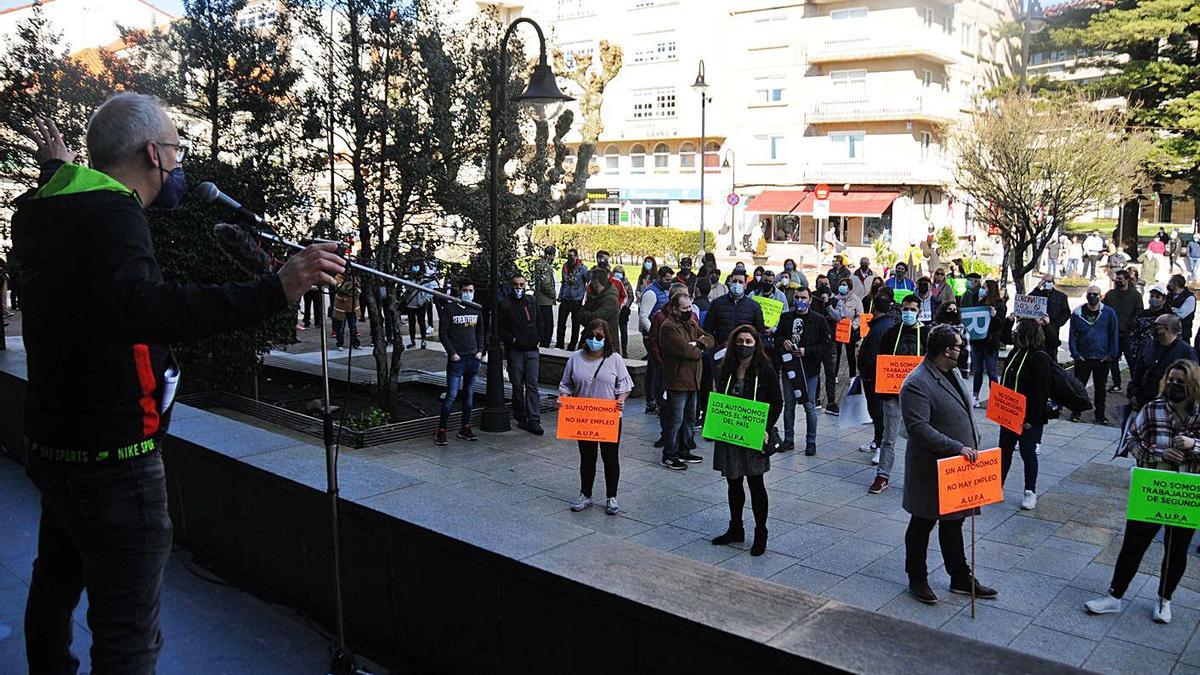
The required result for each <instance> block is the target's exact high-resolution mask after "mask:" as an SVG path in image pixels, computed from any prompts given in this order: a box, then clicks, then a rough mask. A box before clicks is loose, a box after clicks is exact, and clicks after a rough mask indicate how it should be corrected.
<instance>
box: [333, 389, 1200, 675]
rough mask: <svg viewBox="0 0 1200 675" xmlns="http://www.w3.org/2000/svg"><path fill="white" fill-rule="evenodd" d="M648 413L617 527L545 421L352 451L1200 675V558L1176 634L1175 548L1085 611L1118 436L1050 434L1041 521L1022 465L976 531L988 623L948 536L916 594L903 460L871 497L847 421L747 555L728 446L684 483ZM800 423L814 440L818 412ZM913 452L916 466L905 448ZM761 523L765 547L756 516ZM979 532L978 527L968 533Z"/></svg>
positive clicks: (1112, 518) (963, 623) (1101, 544)
mask: <svg viewBox="0 0 1200 675" xmlns="http://www.w3.org/2000/svg"><path fill="white" fill-rule="evenodd" d="M642 407H643V405H642V403H640V402H633V401H631V402H630V405H629V406H628V409H627V412H626V414H625V418H624V421H623V430H622V442H621V452H620V455H621V483H620V493H619V502H620V505H621V509H622V512H621V513H620V515H617V516H607V515H605V513H604V511H603V509H602V508H601V507H599V506H594V507H592V508H590V509H588V510H586V511H583V512H581V513H572V512H571V511H570V509H569V502H570V500H571V499H573V498H574V497H575V495H576V494H577V493H578V492H579V475H578V467H579V455H578V451H577V449H576V445H575V443H574V442H573V441H559V440H555V439H554V437H553V435H554V430H555V422H554V419H553V416H552V415H551V416H549V417H546V418H544V419H543V424H544V426H545V427H546V431H547V435H546V436H544V437H540V438H538V437H534V436H531V435H530V434H528V433H526V432H524V431H520V430H517V429H515V428H514V430H513V431H511V432H509V433H505V434H480V436H481V438H480V440H479V441H478V442H474V443H468V442H465V441H459V440H457V439H453V438H452V441H451V444H450V445H449V446H447V447H437V446H435V445H434V443H433V439H432V438H430V439H428V440H419V439H417V440H408V441H404V442H403V443H397V444H395V445H391V446H384V447H377V448H368V449H363V450H352V451H349V452H352V453H354V454H356V455H357V456H359V457H363V458H368V459H370V460H371V461H374V462H377V463H379V464H381V465H385V466H389V467H393V468H396V469H398V470H400V471H402V472H403V473H405V474H408V475H411V476H414V477H417V478H420V479H422V480H425V481H429V482H433V483H437V484H440V485H446V486H454V487H455V488H457V489H460V490H463V491H465V492H469V493H474V494H476V495H485V496H487V497H489V498H491V499H494V500H495V501H496V503H497V504H506V505H517V506H518V507H519V508H521V509H524V510H527V511H528V512H530V513H536V514H543V515H551V516H553V517H555V518H561V519H563V520H564V521H568V522H571V523H574V524H578V525H582V526H585V527H589V528H591V529H593V530H595V531H597V532H603V533H606V534H609V535H613V536H617V537H622V538H626V539H629V540H630V541H633V542H636V543H639V544H643V545H645V546H649V547H652V548H656V549H660V550H664V551H670V552H672V553H675V554H677V555H681V556H685V557H688V558H692V559H694V560H698V561H701V562H704V563H708V564H711V565H719V566H721V567H725V568H729V569H732V570H735V571H737V572H740V573H742V574H746V575H750V576H754V577H760V578H763V579H766V580H768V581H770V582H772V583H777V584H782V585H786V586H793V587H797V588H801V589H804V590H807V591H811V592H814V593H818V594H820V595H823V596H826V597H829V598H834V599H838V600H841V601H844V602H847V603H849V604H852V605H856V606H859V607H862V608H864V609H867V610H871V611H875V612H879V613H881V614H887V615H889V616H894V617H898V618H901V619H905V620H908V621H914V622H917V623H922V624H926V625H928V626H932V627H935V628H939V629H941V630H945V631H950V632H953V633H958V634H961V635H965V636H969V637H973V638H976V639H979V640H984V641H987V642H992V643H995V644H999V645H1006V646H1008V647H1011V648H1012V649H1016V650H1019V651H1024V652H1029V653H1032V654H1036V655H1038V656H1043V657H1047V658H1051V659H1056V660H1059V661H1063V662H1065V663H1069V664H1072V665H1076V666H1083V667H1084V668H1087V669H1090V670H1096V671H1102V672H1124V673H1132V672H1139V673H1166V672H1200V637H1196V629H1197V624H1198V623H1200V564H1195V563H1194V564H1193V565H1192V566H1191V567H1190V568H1189V569H1188V570H1187V574H1186V576H1185V577H1184V579H1183V582H1182V585H1181V587H1180V588H1179V589H1178V591H1177V592H1176V593H1175V598H1174V602H1173V608H1174V613H1175V616H1174V621H1173V623H1171V624H1170V625H1166V626H1163V625H1158V624H1154V623H1152V622H1151V620H1150V612H1151V608H1152V604H1153V598H1154V597H1155V590H1156V583H1157V578H1156V575H1157V574H1158V566H1159V564H1160V560H1161V553H1162V547H1161V544H1160V543H1158V542H1156V543H1155V544H1154V546H1153V547H1152V548H1151V550H1150V551H1149V552H1148V553H1147V555H1146V557H1145V560H1144V561H1143V565H1142V569H1141V573H1140V574H1139V575H1138V576H1137V578H1136V579H1135V581H1134V583H1133V585H1132V586H1131V588H1130V590H1129V592H1128V593H1127V596H1126V597H1127V600H1128V599H1130V598H1132V602H1127V603H1126V609H1125V610H1124V611H1123V612H1122V613H1121V614H1118V615H1109V616H1103V617H1092V616H1088V615H1087V614H1086V613H1085V612H1084V610H1083V602H1084V601H1085V600H1087V599H1089V598H1092V597H1095V596H1097V595H1099V594H1101V593H1103V592H1104V591H1106V590H1107V588H1108V582H1109V579H1110V577H1111V575H1112V571H1113V564H1114V562H1115V560H1116V556H1117V552H1118V551H1119V550H1120V545H1121V539H1122V529H1123V526H1124V511H1125V492H1126V487H1127V485H1128V477H1129V467H1130V466H1131V461H1130V460H1125V459H1117V460H1110V458H1111V457H1112V455H1113V449H1114V447H1115V445H1116V439H1117V436H1118V430H1117V429H1116V428H1113V427H1099V426H1095V425H1092V424H1073V423H1071V422H1067V421H1055V422H1052V423H1051V424H1050V425H1049V426H1048V427H1047V429H1046V434H1045V441H1044V442H1043V444H1042V451H1041V456H1040V466H1041V469H1040V475H1039V480H1038V489H1039V492H1040V493H1041V494H1040V498H1039V503H1038V506H1037V509H1036V510H1034V511H1020V510H1019V506H1018V504H1019V500H1020V495H1021V487H1022V484H1023V483H1022V481H1023V473H1022V471H1023V467H1022V465H1021V463H1020V461H1019V460H1017V461H1015V464H1014V467H1013V470H1012V475H1010V476H1009V478H1008V483H1007V490H1006V492H1005V495H1006V501H1005V502H1004V503H1003V504H997V505H994V506H989V507H985V508H984V510H983V515H982V516H979V517H978V518H977V519H976V522H975V532H976V546H975V561H976V566H977V570H978V575H979V578H980V580H981V581H983V582H985V583H987V584H988V585H991V586H994V587H996V588H997V589H998V590H999V591H1000V597H999V598H998V599H996V600H992V601H983V600H981V601H979V603H978V607H977V616H976V618H974V619H972V618H971V615H970V608H969V606H968V605H969V598H965V597H963V596H960V595H952V594H950V593H949V592H948V590H947V589H948V584H949V579H948V577H947V576H946V574H945V571H944V569H943V568H942V567H941V556H940V553H939V552H938V551H937V542H936V539H937V538H936V537H933V538H932V540H931V544H930V546H931V551H930V567H931V573H930V581H931V585H932V586H933V587H934V590H935V592H937V593H938V595H939V596H940V597H941V602H940V603H939V604H938V605H936V606H932V607H930V606H926V605H923V604H921V603H919V602H917V601H916V600H914V599H913V598H911V597H910V596H909V595H908V594H907V593H906V590H905V589H906V583H907V578H906V575H905V572H904V546H903V542H904V530H905V527H906V525H907V522H908V515H907V514H906V513H905V512H904V511H903V509H902V508H901V506H900V504H901V495H902V491H903V483H904V474H903V460H902V459H898V460H897V471H896V473H895V475H894V476H893V479H892V480H893V482H892V487H891V488H890V489H888V490H886V491H884V492H883V493H882V494H880V495H868V494H867V486H868V485H869V484H870V483H871V480H872V478H873V477H874V474H875V472H874V469H873V468H872V467H871V466H870V464H869V461H870V455H869V454H867V453H864V452H859V451H858V446H859V445H861V444H863V443H867V442H869V441H870V426H869V425H868V426H861V427H855V428H843V427H841V426H839V421H838V419H837V418H835V417H833V416H830V415H824V414H822V415H820V420H819V424H818V453H817V456H816V457H805V456H804V455H803V453H802V452H801V453H795V452H793V453H787V454H782V455H776V456H775V457H773V458H772V468H771V471H770V472H769V473H768V474H767V476H766V483H767V491H768V494H769V496H770V521H769V523H768V527H769V530H770V539H769V544H768V546H767V553H766V554H765V555H763V556H761V557H757V558H755V557H751V556H750V554H749V552H748V550H747V549H748V546H749V541H747V543H746V544H743V545H739V546H736V547H730V546H713V545H712V544H711V543H710V542H709V539H710V538H711V537H713V536H716V535H717V534H720V533H721V532H723V531H724V529H725V527H726V525H727V524H728V521H729V512H728V507H727V506H726V487H725V482H724V480H723V479H722V478H721V476H720V475H719V474H718V473H717V472H716V471H714V470H713V469H712V467H711V462H710V460H711V457H712V452H711V449H712V445H711V443H709V442H707V441H701V442H700V444H699V449H698V450H697V453H698V454H699V455H701V456H702V457H704V459H705V461H704V463H703V464H696V465H691V466H690V467H689V468H688V470H686V471H682V472H674V471H669V470H667V469H664V468H662V467H660V466H658V463H657V462H658V458H659V456H660V454H659V453H660V451H659V450H658V449H656V448H654V447H652V443H653V442H654V440H655V439H656V438H657V436H658V433H659V430H658V418H657V417H655V416H650V415H646V414H644V413H643V412H642ZM975 414H976V417H977V418H978V423H979V424H980V428H981V429H982V430H983V436H984V438H985V439H986V441H987V445H988V446H990V445H991V444H994V443H995V442H996V439H997V435H998V432H997V429H998V427H996V425H995V424H993V423H991V422H989V421H986V420H984V419H983V411H976V412H975ZM798 417H799V420H798V421H797V425H798V429H797V437H799V438H802V437H803V426H804V422H803V418H804V416H803V414H800V415H799V416H798ZM900 448H901V450H900V451H899V452H898V455H899V457H901V458H902V457H903V450H902V448H903V440H902V441H901V445H900ZM598 473H599V475H598V476H597V479H596V486H595V491H594V495H595V496H597V497H600V496H603V494H604V486H603V471H602V470H600V471H599V472H598ZM745 519H746V523H747V529H748V533H747V534H748V539H749V538H750V537H749V531H750V528H751V527H752V525H753V522H752V519H751V516H750V513H749V507H748V506H747V509H746V513H745ZM969 532H970V526H969V525H968V526H966V527H964V534H965V535H967V536H969ZM968 545H969V544H968ZM885 657H886V655H881V658H885Z"/></svg>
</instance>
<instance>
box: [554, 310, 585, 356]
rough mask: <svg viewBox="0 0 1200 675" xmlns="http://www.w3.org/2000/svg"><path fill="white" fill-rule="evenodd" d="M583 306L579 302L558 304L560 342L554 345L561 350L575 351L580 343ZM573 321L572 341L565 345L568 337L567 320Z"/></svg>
mask: <svg viewBox="0 0 1200 675" xmlns="http://www.w3.org/2000/svg"><path fill="white" fill-rule="evenodd" d="M581 307H582V305H580V304H579V301H578V300H560V301H559V302H558V341H557V342H556V343H555V344H554V346H555V347H558V348H559V349H575V346H576V345H577V344H578V343H579V310H580V308H581ZM568 318H570V319H571V341H570V342H569V343H567V344H566V346H565V347H564V345H563V338H564V337H566V332H567V319H568Z"/></svg>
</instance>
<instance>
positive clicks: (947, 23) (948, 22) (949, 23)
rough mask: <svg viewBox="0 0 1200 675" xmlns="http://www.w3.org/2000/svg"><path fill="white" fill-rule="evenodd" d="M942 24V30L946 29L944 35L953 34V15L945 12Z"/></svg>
mask: <svg viewBox="0 0 1200 675" xmlns="http://www.w3.org/2000/svg"><path fill="white" fill-rule="evenodd" d="M943 24H944V25H943V27H942V30H944V31H946V35H954V17H952V16H950V15H949V14H947V15H946V18H945V19H943Z"/></svg>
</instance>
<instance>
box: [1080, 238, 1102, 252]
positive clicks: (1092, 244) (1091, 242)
mask: <svg viewBox="0 0 1200 675" xmlns="http://www.w3.org/2000/svg"><path fill="white" fill-rule="evenodd" d="M1083 250H1085V251H1087V252H1088V254H1089V255H1091V254H1095V253H1099V252H1100V251H1103V250H1104V240H1103V239H1101V238H1100V237H1097V236H1096V235H1094V234H1091V235H1088V238H1087V239H1084V240H1083Z"/></svg>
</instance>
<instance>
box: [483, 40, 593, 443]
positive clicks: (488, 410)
mask: <svg viewBox="0 0 1200 675" xmlns="http://www.w3.org/2000/svg"><path fill="white" fill-rule="evenodd" d="M523 23H527V24H529V25H531V26H533V29H534V30H535V31H537V37H538V49H539V58H538V65H537V66H535V67H534V69H533V73H532V74H531V75H530V76H529V86H528V87H527V88H526V89H525V93H523V94H520V95H518V96H513V97H512V99H511V100H512V101H513V102H515V103H524V104H527V105H539V106H558V105H561V104H563V103H566V102H568V101H573V100H575V99H573V98H572V97H570V96H567V95H566V94H564V93H562V91H561V90H559V88H558V83H557V82H556V81H555V80H554V71H553V70H551V69H550V66H549V65H548V64H547V62H546V36H545V35H543V34H542V27H541V26H539V25H538V24H537V22H536V21H534V20H533V19H530V18H528V17H521V18H519V19H517V20H516V21H513V22H512V23H511V24H509V25H508V30H506V31H504V37H503V39H501V40H500V62H499V66H498V68H497V70H496V73H495V80H494V81H493V83H492V111H491V112H492V114H491V125H492V128H491V133H490V138H489V142H488V171H489V172H490V174H491V175H490V176H489V179H488V219H489V221H490V222H489V232H490V237H491V241H490V242H489V245H490V247H491V250H490V251H489V252H488V257H489V263H490V267H491V269H490V275H491V280H490V283H489V286H490V290H491V295H492V297H491V302H490V303H489V304H488V308H489V311H490V312H491V326H490V328H491V330H490V331H489V332H490V335H489V336H488V353H487V360H488V362H487V403H486V404H485V405H484V408H483V419H481V420H480V423H479V428H480V430H481V431H487V432H502V431H508V430H509V428H510V427H509V424H508V413H506V412H505V411H504V365H503V363H502V361H503V359H504V356H503V354H502V352H501V350H500V312H499V309H500V260H499V251H500V247H499V244H500V233H499V229H500V228H499V219H500V171H501V170H502V168H503V167H501V166H499V159H498V157H499V154H500V129H501V126H502V125H503V120H504V109H505V107H506V105H507V102H508V100H509V98H508V39H509V38H510V37H512V34H513V33H514V32H516V29H517V26H520V25H521V24H523Z"/></svg>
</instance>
